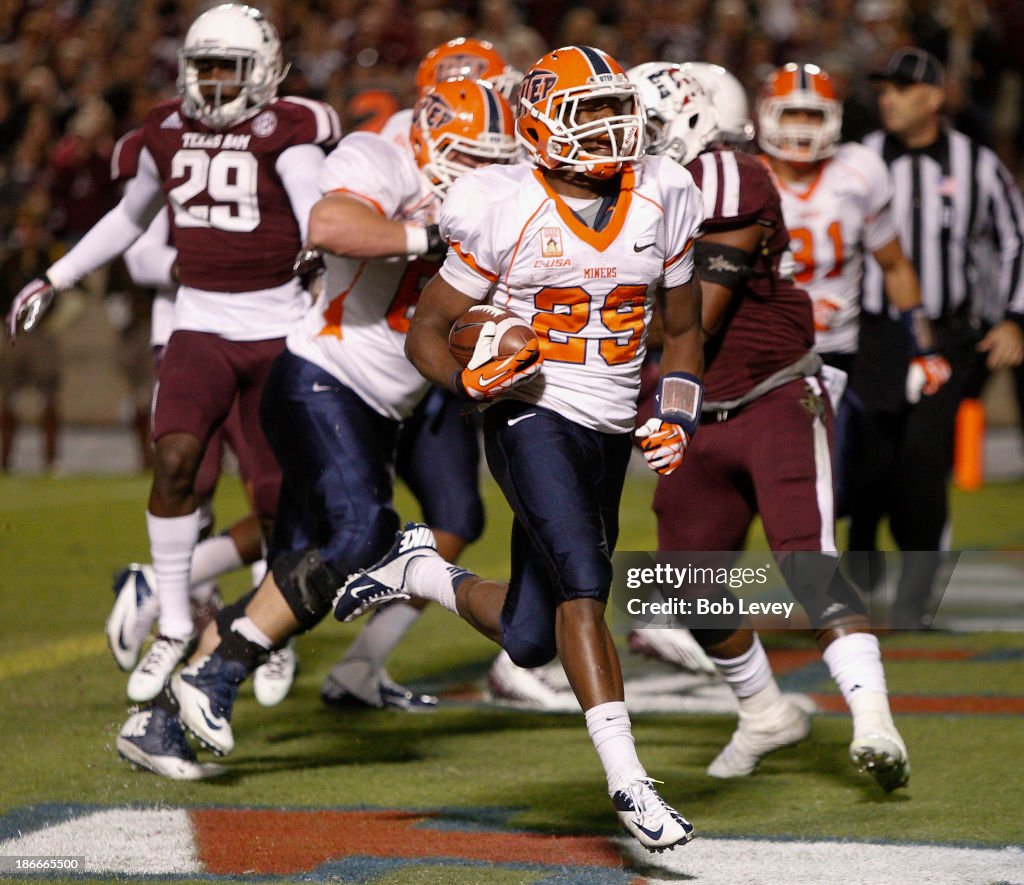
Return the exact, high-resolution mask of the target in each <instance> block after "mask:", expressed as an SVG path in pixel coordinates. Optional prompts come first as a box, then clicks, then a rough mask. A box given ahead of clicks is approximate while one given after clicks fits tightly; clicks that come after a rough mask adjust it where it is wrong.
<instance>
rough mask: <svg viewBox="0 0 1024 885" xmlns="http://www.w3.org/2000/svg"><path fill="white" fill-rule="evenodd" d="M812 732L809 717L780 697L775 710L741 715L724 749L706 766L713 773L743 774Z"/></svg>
mask: <svg viewBox="0 0 1024 885" xmlns="http://www.w3.org/2000/svg"><path fill="white" fill-rule="evenodd" d="M810 733H811V717H810V716H808V715H807V713H805V712H804V711H803V710H801V709H800V708H799V707H798V706H797V705H796V704H794V703H792V702H791V701H789V700H786V699H785V698H783V699H782V700H780V702H779V706H778V708H777V712H776V711H772V712H771V713H770V714H769V715H767V716H758V717H757V718H756V719H755V718H753V717H750V716H747V717H744V715H743V713H740V724H739V726H738V727H737V729H736V731H734V732H733V735H732V737H731V738H730V739H729V743H728V744H726V745H725V749H723V750H722V752H721V753H719V754H718V755H717V756H716V757H715V759H714V761H713V762H712V763H711V764H710V765H709V766H708V774H710V775H711V776H712V777H721V778H730V777H746V776H747V775H748V774H751V773H752V772H753V771H754V770H755V769H756V768H757V766H758V764H759V763H760V762H761V759H762V758H764V757H765V756H767V755H768V754H769V753H772V752H774V751H775V750H781V749H782V748H783V747H790V746H792V745H793V744H797V743H799V742H800V741H802V740H803V739H804V738H805V737H807V735H809V734H810Z"/></svg>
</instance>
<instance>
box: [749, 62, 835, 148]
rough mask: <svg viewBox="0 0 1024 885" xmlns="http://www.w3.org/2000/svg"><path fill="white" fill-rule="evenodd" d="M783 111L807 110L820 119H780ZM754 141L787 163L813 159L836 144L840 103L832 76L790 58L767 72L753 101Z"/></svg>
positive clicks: (815, 66) (815, 67)
mask: <svg viewBox="0 0 1024 885" xmlns="http://www.w3.org/2000/svg"><path fill="white" fill-rule="evenodd" d="M785 111H811V112H813V113H815V114H820V115H821V120H820V122H813V123H803V122H800V123H798V122H795V121H790V122H787V121H784V120H783V119H782V115H783V113H784V112H785ZM757 122H758V141H759V142H760V144H761V147H762V148H763V149H764V150H765V152H767V153H769V154H771V155H772V156H773V157H778V158H779V159H782V160H787V161H789V162H791V163H813V162H815V161H816V160H823V159H825V158H826V157H831V156H832V155H833V154H834V153H835V152H836V151H837V150H838V148H839V138H840V130H841V129H842V126H843V106H842V104H841V103H840V101H839V100H838V99H837V98H836V91H835V89H834V88H833V86H832V79H831V78H830V77H829V75H828V74H826V73H825V72H824V71H823V70H822V69H821V68H819V67H818V66H817V65H798V64H794V63H792V62H790V63H789V64H788V65H784V66H783V67H781V68H779V69H778V70H776V71H774V72H773V73H772V74H770V75H769V77H768V79H767V80H766V81H765V84H764V88H763V89H762V90H761V97H760V99H759V100H758V103H757Z"/></svg>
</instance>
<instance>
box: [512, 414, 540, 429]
mask: <svg viewBox="0 0 1024 885" xmlns="http://www.w3.org/2000/svg"><path fill="white" fill-rule="evenodd" d="M536 417H537V413H536V412H527V413H526V414H525V415H520V416H519V417H518V418H509V419H508V421H506V422H505V423H506V424H508V426H509V427H511V426H512V425H513V424H518V423H519V422H520V421H525V420H526V419H527V418H536Z"/></svg>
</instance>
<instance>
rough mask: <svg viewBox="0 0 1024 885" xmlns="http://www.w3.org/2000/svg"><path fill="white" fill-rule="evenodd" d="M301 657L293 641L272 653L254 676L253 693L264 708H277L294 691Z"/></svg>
mask: <svg viewBox="0 0 1024 885" xmlns="http://www.w3.org/2000/svg"><path fill="white" fill-rule="evenodd" d="M298 667H299V656H298V654H296V652H295V647H294V645H293V644H292V642H291V641H289V642H288V644H287V645H286V646H284V648H279V649H277V651H272V652H271V653H270V657H269V658H267V662H266V663H265V664H261V665H260V666H259V667H257V668H256V670H255V671H254V672H253V674H252V691H253V694H254V695H255V696H256V701H257V702H258V703H259V704H261V705H262V706H264V707H276V706H277V705H278V704H280V703H281V701H283V700H284V699H285V698H286V697H288V692H290V691H291V690H292V683H293V682H294V681H295V671H296V670H297V669H298Z"/></svg>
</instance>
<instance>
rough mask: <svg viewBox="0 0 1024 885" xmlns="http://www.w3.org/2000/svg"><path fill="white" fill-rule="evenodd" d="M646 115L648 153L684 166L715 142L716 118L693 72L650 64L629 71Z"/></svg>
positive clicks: (655, 63)
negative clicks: (664, 157)
mask: <svg viewBox="0 0 1024 885" xmlns="http://www.w3.org/2000/svg"><path fill="white" fill-rule="evenodd" d="M626 75H627V76H628V77H629V79H630V81H631V82H632V83H634V84H636V88H637V89H638V90H639V92H640V99H641V101H642V102H643V105H644V111H645V112H646V115H647V146H646V147H647V153H649V154H664V155H665V156H667V157H671V158H672V159H673V160H675V161H677V162H679V163H682V164H684V165H685V164H686V163H689V162H690V160H692V159H693V158H694V157H696V156H697V155H698V154H699V153H700V152H701V151H702V150H704V148H706V147H707V146H708V145H709V144H710V143H711V142H712V141H713V140H714V138H715V134H716V133H717V131H718V114H717V112H716V111H715V109H714V107H712V104H711V98H710V96H709V95H708V93H707V91H706V90H705V89H704V87H703V86H702V85H701V82H700V80H698V79H697V77H696V76H695V75H694V74H693V73H692V72H687V71H686V70H684V68H683V66H682V65H677V64H673V63H671V62H664V61H652V62H647V63H645V64H642V65H637V66H636V67H635V68H630V69H629V70H628V71H627V72H626Z"/></svg>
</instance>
